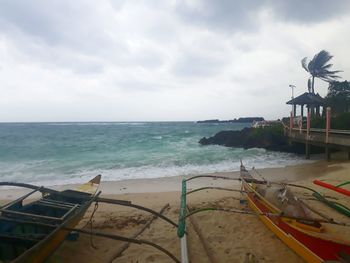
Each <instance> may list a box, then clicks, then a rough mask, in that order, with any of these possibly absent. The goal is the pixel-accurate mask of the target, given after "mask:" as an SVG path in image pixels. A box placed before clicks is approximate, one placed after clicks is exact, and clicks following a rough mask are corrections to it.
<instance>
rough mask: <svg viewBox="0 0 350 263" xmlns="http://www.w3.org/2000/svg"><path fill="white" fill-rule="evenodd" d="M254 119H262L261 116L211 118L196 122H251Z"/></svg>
mask: <svg viewBox="0 0 350 263" xmlns="http://www.w3.org/2000/svg"><path fill="white" fill-rule="evenodd" d="M254 121H264V118H263V117H241V118H238V119H236V118H235V119H233V120H222V121H221V120H219V119H213V120H204V121H197V123H252V122H254Z"/></svg>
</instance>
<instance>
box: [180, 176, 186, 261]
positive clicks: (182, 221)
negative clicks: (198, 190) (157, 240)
mask: <svg viewBox="0 0 350 263" xmlns="http://www.w3.org/2000/svg"><path fill="white" fill-rule="evenodd" d="M186 194H187V187H186V180H185V179H183V180H182V191H181V204H180V213H179V223H178V227H177V236H178V237H179V238H180V245H181V262H182V263H188V251H187V239H186Z"/></svg>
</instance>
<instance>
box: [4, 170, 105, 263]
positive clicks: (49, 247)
mask: <svg viewBox="0 0 350 263" xmlns="http://www.w3.org/2000/svg"><path fill="white" fill-rule="evenodd" d="M100 179H101V176H96V177H95V178H93V179H92V180H90V181H89V182H87V183H85V184H82V185H80V186H78V187H77V188H76V189H74V190H66V191H63V192H57V191H55V192H53V193H51V194H48V195H44V196H43V198H41V199H39V200H37V201H34V202H31V203H29V204H27V205H24V206H23V199H20V200H19V201H18V202H17V201H16V202H15V203H10V205H9V206H7V207H6V208H5V209H2V210H1V217H0V219H1V222H2V224H3V225H0V230H1V231H2V232H1V231H0V234H1V235H2V236H4V237H5V238H10V240H8V241H4V240H1V241H2V243H1V242H0V245H2V246H1V247H0V256H2V257H4V258H2V257H0V262H2V261H1V260H5V262H12V263H26V262H28V263H29V262H30V263H41V262H45V260H46V259H47V258H48V257H49V256H50V255H52V254H53V252H54V251H55V250H56V249H57V248H58V247H59V246H60V245H61V243H62V242H63V241H64V240H65V238H66V236H67V235H68V234H69V232H70V231H69V230H68V229H70V228H74V227H75V226H76V225H78V224H79V222H80V220H81V219H82V218H83V216H84V214H85V212H86V211H87V210H88V208H89V207H90V205H91V203H92V202H94V200H95V198H96V197H97V196H98V194H97V195H96V192H97V189H98V186H99V183H100ZM6 222H7V223H6ZM67 228H68V229H67ZM9 231H13V233H14V234H13V237H11V235H10V234H8V233H11V232H9ZM18 231H20V233H19V232H18ZM21 235H28V237H26V238H22V237H21ZM31 235H32V236H33V237H31ZM35 235H39V236H40V235H45V236H44V237H43V238H40V239H39V240H37V241H36V240H35V239H34V238H35ZM39 236H38V237H39ZM16 238H17V239H18V241H16ZM27 240H28V241H27ZM34 240H35V241H34ZM16 242H18V243H16ZM26 242H31V244H28V243H26ZM33 242H34V243H33ZM6 247H7V250H6ZM7 251H8V252H7ZM14 253H15V254H14Z"/></svg>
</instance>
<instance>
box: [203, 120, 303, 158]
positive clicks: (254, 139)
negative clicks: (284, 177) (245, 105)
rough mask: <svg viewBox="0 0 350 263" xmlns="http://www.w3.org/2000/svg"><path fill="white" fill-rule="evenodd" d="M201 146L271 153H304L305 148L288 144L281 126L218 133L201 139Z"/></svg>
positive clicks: (300, 145)
mask: <svg viewBox="0 0 350 263" xmlns="http://www.w3.org/2000/svg"><path fill="white" fill-rule="evenodd" d="M199 143H200V144H201V145H211V144H214V145H222V146H227V147H239V148H244V149H248V148H264V149H266V150H271V151H281V152H291V153H300V154H301V153H304V151H305V146H304V145H303V144H299V143H290V142H289V141H288V138H287V136H285V135H284V133H283V128H282V126H281V125H275V126H272V127H265V128H244V129H243V130H240V131H220V132H218V133H217V134H215V135H214V136H212V137H209V138H206V137H204V138H202V139H200V141H199Z"/></svg>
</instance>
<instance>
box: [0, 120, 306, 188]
mask: <svg viewBox="0 0 350 263" xmlns="http://www.w3.org/2000/svg"><path fill="white" fill-rule="evenodd" d="M245 126H247V124H197V123H193V122H133V123H128V122H126V123H121V122H116V123H99V122H97V123H2V124H0V169H1V170H0V181H21V182H28V183H36V184H41V185H54V184H66V183H78V182H83V181H86V180H87V179H88V178H91V176H93V175H96V174H102V176H103V180H124V179H136V178H157V177H168V176H176V175H188V174H200V173H212V172H225V171H232V170H238V169H239V159H240V158H242V159H243V160H244V162H245V163H246V164H247V165H248V166H253V165H254V166H255V167H257V168H264V167H274V166H284V165H288V164H295V163H298V162H301V161H302V159H301V157H298V156H296V155H292V154H286V153H277V152H269V151H265V150H263V149H249V150H244V149H241V148H226V147H222V146H201V145H199V144H198V141H199V139H200V138H202V137H203V136H207V137H208V136H212V135H214V134H215V133H216V132H218V131H221V130H240V129H242V128H243V127H245Z"/></svg>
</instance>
